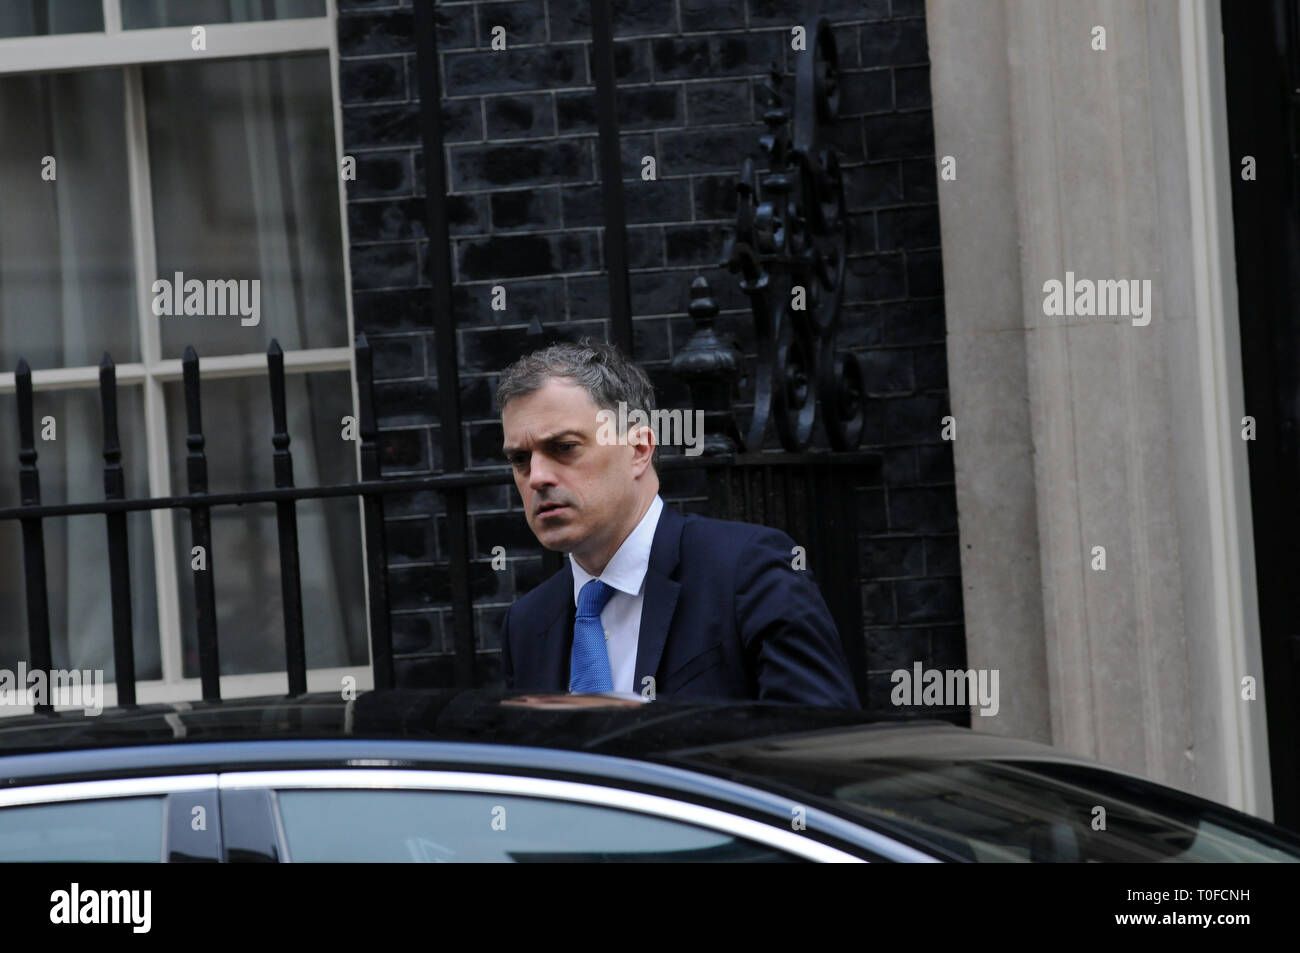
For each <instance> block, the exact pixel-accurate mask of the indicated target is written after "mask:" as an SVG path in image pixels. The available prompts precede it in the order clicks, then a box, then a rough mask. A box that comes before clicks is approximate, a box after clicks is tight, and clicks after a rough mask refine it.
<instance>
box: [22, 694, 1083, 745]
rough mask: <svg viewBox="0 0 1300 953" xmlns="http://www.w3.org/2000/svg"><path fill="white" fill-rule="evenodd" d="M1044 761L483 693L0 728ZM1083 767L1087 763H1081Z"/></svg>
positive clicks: (154, 712)
mask: <svg viewBox="0 0 1300 953" xmlns="http://www.w3.org/2000/svg"><path fill="white" fill-rule="evenodd" d="M850 737H851V739H852V749H853V756H854V757H855V758H857V757H876V756H879V757H884V758H890V757H898V756H905V757H909V758H914V757H923V756H934V757H947V756H950V755H951V756H959V757H1025V758H1033V757H1040V758H1041V757H1050V758H1053V759H1055V758H1062V759H1066V760H1072V761H1074V760H1079V759H1075V758H1073V757H1072V756H1070V755H1068V754H1066V753H1064V752H1060V751H1058V750H1056V749H1054V748H1050V747H1047V746H1045V745H1040V744H1037V743H1035V742H1029V741H1020V740H1016V739H1007V738H1000V737H996V736H992V735H983V734H980V733H977V732H973V731H970V730H969V729H964V728H959V727H957V726H954V725H952V724H950V723H948V722H944V721H937V720H934V719H924V720H922V719H910V720H902V721H899V720H889V721H882V720H880V718H879V716H878V715H873V714H871V713H868V712H864V711H854V710H850V709H840V708H823V707H817V706H809V705H791V704H781V703H773V702H713V703H709V702H674V701H669V700H658V701H654V702H643V701H642V700H640V699H637V698H635V697H633V696H614V695H610V696H572V695H568V694H556V693H525V692H505V691H500V690H491V689H386V690H379V691H370V692H363V693H359V694H358V695H357V697H356V698H355V699H351V700H348V699H344V698H342V697H341V696H340V693H338V692H331V693H309V694H306V695H301V696H296V697H286V696H271V697H258V698H235V699H230V700H225V701H216V702H200V701H195V702H172V703H155V704H146V705H138V706H132V707H116V708H107V709H105V710H104V711H103V712H102V713H101V714H99V715H92V714H86V713H82V712H81V711H57V712H53V713H49V714H36V715H23V716H17V717H8V718H0V757H2V756H5V755H15V754H28V753H36V752H49V751H69V750H75V749H92V748H96V749H102V748H122V747H132V746H140V745H158V744H168V743H178V744H184V743H187V742H191V743H192V742H239V741H254V740H256V741H266V740H271V739H276V740H291V739H363V738H375V739H402V740H418V741H445V742H473V743H478V744H489V745H491V744H497V745H510V746H516V747H517V746H525V747H540V748H559V749H567V750H571V751H582V752H589V753H595V754H606V755H613V756H620V757H630V758H652V757H655V756H665V755H674V756H681V755H687V756H688V757H689V752H690V751H691V750H702V749H705V750H708V751H710V752H713V751H717V750H719V748H720V746H721V747H727V748H730V747H731V746H741V747H743V748H755V749H757V747H759V746H761V748H762V750H763V752H764V753H765V754H769V753H770V754H771V755H772V756H774V757H782V756H789V757H796V758H798V757H806V756H808V755H814V756H817V757H833V756H834V751H835V750H836V749H837V747H841V748H842V747H843V746H844V743H845V741H846V740H847V739H849V738H850ZM1084 763H1089V762H1084Z"/></svg>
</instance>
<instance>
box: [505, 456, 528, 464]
mask: <svg viewBox="0 0 1300 953" xmlns="http://www.w3.org/2000/svg"><path fill="white" fill-rule="evenodd" d="M506 459H507V460H509V461H510V465H511V466H512V467H522V466H523V465H524V463H525V461H524V455H523V454H522V453H512V454H511V455H510V456H508V457H506Z"/></svg>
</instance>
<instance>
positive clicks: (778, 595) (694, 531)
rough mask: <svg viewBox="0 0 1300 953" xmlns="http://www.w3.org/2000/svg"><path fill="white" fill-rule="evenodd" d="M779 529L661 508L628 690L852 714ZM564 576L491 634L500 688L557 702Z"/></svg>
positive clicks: (569, 600) (562, 682) (830, 644)
mask: <svg viewBox="0 0 1300 953" xmlns="http://www.w3.org/2000/svg"><path fill="white" fill-rule="evenodd" d="M793 548H794V542H793V540H791V539H790V537H789V536H787V535H786V534H785V533H783V532H781V531H780V530H775V529H769V528H768V527H765V526H757V525H755V524H753V523H738V522H731V521H727V520H715V519H708V518H706V517H702V516H696V515H693V514H691V515H687V516H682V515H681V514H680V513H678V512H677V511H676V510H675V509H673V508H672V507H671V506H668V505H665V506H664V508H663V511H662V512H661V513H660V516H659V525H658V526H657V527H656V528H655V535H654V542H653V544H652V545H651V548H650V564H649V567H648V568H647V570H646V576H645V582H644V583H643V585H644V586H645V600H644V603H643V605H642V609H641V631H640V634H639V637H638V641H637V652H636V675H635V677H634V679H633V688H634V690H635V691H637V692H639V693H644V690H645V688H646V686H647V684H648V683H647V682H646V681H645V680H644V679H645V677H646V676H653V677H654V683H653V684H654V695H655V697H657V698H658V697H662V698H669V697H671V698H676V699H692V700H695V699H700V700H703V699H751V700H752V699H757V700H761V701H780V702H800V703H804V704H811V705H827V706H834V707H843V708H858V707H860V706H859V702H858V696H857V691H856V690H855V688H854V686H853V679H852V678H851V677H850V675H849V667H848V663H847V661H846V660H845V657H844V650H843V648H842V647H841V646H840V639H839V635H838V633H837V632H836V629H835V623H834V621H832V619H831V614H830V611H829V610H828V609H827V607H826V601H825V600H824V599H823V598H822V594H821V591H820V590H819V589H818V588H817V584H816V583H815V582H814V580H813V578H812V575H811V573H810V571H809V570H806V569H794V568H792V567H791V562H792V560H793V559H794V555H793V553H792V550H793ZM574 614H575V609H574V604H573V570H572V568H571V566H570V565H569V562H568V560H567V559H566V560H565V563H564V568H563V569H561V570H560V571H559V572H557V573H556V574H555V575H554V576H552V577H551V578H550V579H548V580H546V582H544V583H542V584H541V585H540V586H538V587H537V588H535V589H534V590H532V591H531V592H529V593H528V594H527V595H525V596H522V597H521V598H519V599H518V600H516V602H515V603H514V605H512V606H511V607H510V609H509V610H508V611H507V612H506V617H505V620H504V622H503V623H502V625H501V663H502V670H503V673H504V675H505V680H506V685H507V687H509V688H512V689H517V690H526V691H555V692H564V691H568V688H569V659H570V655H571V653H572V649H573V618H574Z"/></svg>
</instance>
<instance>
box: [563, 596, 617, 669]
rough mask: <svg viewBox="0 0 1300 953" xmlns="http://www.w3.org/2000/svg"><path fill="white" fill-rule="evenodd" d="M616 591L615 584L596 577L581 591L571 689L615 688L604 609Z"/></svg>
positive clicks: (570, 666)
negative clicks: (602, 614)
mask: <svg viewBox="0 0 1300 953" xmlns="http://www.w3.org/2000/svg"><path fill="white" fill-rule="evenodd" d="M612 595H614V587H613V586H610V585H608V584H607V583H603V582H601V581H600V580H599V579H593V580H591V581H590V582H588V583H587V584H586V585H585V586H583V587H582V591H581V592H579V593H578V611H577V614H576V615H575V616H574V618H573V655H572V657H571V659H570V664H569V672H570V675H569V691H571V692H612V691H613V690H614V676H613V674H612V673H611V672H610V668H609V649H607V648H606V647H605V630H604V629H603V628H601V625H600V611H601V610H602V609H604V608H605V603H607V602H609V599H610V597H611V596H612Z"/></svg>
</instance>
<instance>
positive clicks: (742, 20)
mask: <svg viewBox="0 0 1300 953" xmlns="http://www.w3.org/2000/svg"><path fill="white" fill-rule="evenodd" d="M804 7H811V4H810V3H796V2H790V0H743V2H741V3H733V2H724V0H616V2H615V3H614V31H615V38H616V39H615V65H616V71H617V76H618V83H619V90H618V97H617V99H618V113H619V121H620V124H621V146H622V156H623V174H624V179H625V182H624V191H625V196H626V203H627V216H628V223H629V227H628V247H629V258H630V264H631V276H630V283H631V295H632V307H633V312H634V315H635V322H634V324H635V332H634V337H635V347H636V356H637V359H638V360H639V361H640V362H642V364H643V365H644V366H646V368H647V370H648V371H649V372H650V374H651V377H652V379H653V380H654V381H655V383H656V387H657V389H658V391H659V399H660V401H661V405H662V406H685V405H686V404H687V403H688V394H687V392H686V390H685V389H684V388H683V387H682V386H681V385H679V384H678V383H677V382H676V381H674V380H673V379H672V378H671V376H670V375H669V374H668V362H669V361H670V360H671V357H672V355H673V353H674V352H675V349H676V348H677V347H679V346H681V345H682V344H683V343H684V342H685V340H686V339H687V337H688V336H689V334H690V331H691V329H692V325H691V322H690V319H689V318H688V317H687V316H686V305H687V303H688V301H689V292H688V289H689V285H690V281H691V278H692V277H693V276H694V275H695V274H697V273H700V274H704V275H706V276H707V277H708V278H709V280H710V281H711V283H712V285H713V289H714V293H715V296H716V298H717V300H718V302H719V305H720V306H721V307H722V309H723V313H722V315H721V316H720V319H719V326H720V327H721V328H722V329H723V330H725V331H728V332H730V333H732V334H734V335H735V336H736V338H737V340H738V341H739V343H740V344H741V346H742V348H744V349H746V350H747V351H752V344H753V334H752V331H751V330H750V328H749V318H748V311H747V309H746V307H745V302H744V299H743V297H742V296H741V294H740V293H739V291H738V290H737V288H736V284H735V279H734V277H733V276H732V275H730V273H728V272H727V271H725V269H721V268H718V267H716V266H715V264H714V263H715V262H716V261H717V260H718V259H719V258H720V256H721V251H722V244H723V240H724V239H725V237H726V235H727V234H728V228H729V226H730V223H731V221H732V219H733V216H734V211H735V200H734V193H733V182H734V176H735V174H736V172H737V171H738V169H739V167H740V165H741V163H742V162H743V160H744V158H745V157H746V156H750V157H753V158H754V159H755V161H756V163H758V167H759V168H762V162H761V159H762V155H761V152H760V150H759V148H758V136H759V135H760V134H762V132H763V131H764V126H763V124H762V123H761V121H760V117H761V113H762V110H763V108H764V100H763V98H762V93H761V83H762V82H764V81H765V80H766V79H767V70H768V65H769V63H770V62H771V61H773V60H775V61H776V62H777V63H778V64H780V67H781V69H782V70H784V72H785V74H786V75H787V79H788V83H787V86H786V90H787V92H789V93H790V94H792V93H793V69H794V57H795V56H796V55H797V54H795V53H794V52H793V51H791V50H790V48H789V47H790V39H789V38H790V27H791V26H793V25H795V24H800V23H804V22H805V20H806V14H805V13H804V9H803V8H804ZM339 8H340V9H339V47H340V87H341V91H342V101H343V122H344V151H345V153H346V154H348V155H352V156H355V157H356V160H357V179H356V181H354V182H349V183H348V228H349V233H350V242H351V270H352V280H353V303H354V310H355V317H356V323H357V329H358V330H359V331H365V332H366V333H367V334H368V335H369V336H370V339H371V340H372V341H373V342H374V345H375V349H376V353H375V370H376V377H377V380H378V382H379V383H378V384H377V386H376V389H377V392H378V393H377V397H378V406H379V412H380V425H381V428H382V431H383V437H382V444H381V449H382V458H383V469H384V473H385V474H394V475H395V474H406V473H427V472H430V471H436V470H438V469H439V468H440V467H441V459H440V453H439V447H438V441H439V434H438V430H439V427H438V422H437V413H436V401H437V393H438V390H437V388H438V381H437V379H436V374H435V366H436V364H435V360H434V350H433V348H434V342H433V340H432V337H433V335H432V331H431V328H432V323H433V321H432V314H431V292H430V288H429V269H428V243H427V241H426V235H425V229H424V220H423V219H424V198H423V195H424V183H423V174H424V172H423V157H422V154H421V149H420V130H419V102H418V83H417V75H416V56H415V49H414V41H413V32H412V12H411V8H410V3H409V2H402V3H398V2H388V3H385V2H364V0H340V2H339ZM589 9H590V4H589V0H511V2H479V3H474V2H467V3H439V4H437V5H436V11H437V12H436V16H437V19H438V42H439V60H440V64H439V65H440V69H441V71H442V72H441V80H442V89H443V97H444V101H443V103H442V115H443V121H444V134H445V137H446V142H447V147H446V149H447V156H446V166H447V171H448V176H449V187H450V193H449V196H448V201H449V214H450V219H451V223H452V225H451V228H452V236H453V245H454V247H453V256H452V257H453V265H452V267H453V273H454V278H455V284H454V289H453V302H454V307H455V309H456V315H455V318H456V322H457V325H458V328H459V330H458V332H457V333H458V335H459V341H458V344H459V348H460V358H461V360H460V366H461V381H460V387H461V391H460V395H461V405H462V413H463V417H464V421H465V424H464V427H465V440H466V448H467V455H468V459H469V463H470V465H471V466H493V465H496V464H497V463H498V462H499V460H498V457H499V448H500V439H501V433H500V424H499V421H498V418H497V415H496V413H495V408H494V406H493V404H492V393H493V389H494V387H495V374H496V373H497V372H498V371H500V370H501V368H502V367H503V365H504V364H505V363H507V362H508V361H509V360H511V359H513V357H514V356H515V355H516V354H518V353H519V352H520V350H521V348H522V347H523V346H524V344H525V341H526V339H525V337H524V334H523V332H524V330H525V328H526V325H527V324H528V322H529V321H530V320H531V319H532V318H533V317H534V316H536V317H538V318H540V320H541V321H542V322H543V323H544V324H547V325H554V326H557V330H559V331H560V332H561V333H563V334H565V335H566V336H571V337H576V336H578V335H580V334H583V333H589V334H593V335H595V336H600V337H604V338H608V321H607V311H608V303H607V294H608V288H607V282H606V279H605V276H604V274H603V273H602V268H603V249H602V231H603V230H602V228H601V222H602V219H601V206H600V190H599V184H598V182H597V175H598V172H597V169H598V153H597V140H596V124H595V96H594V90H593V88H592V86H591V73H590V62H589V57H590V42H589V40H590V19H589ZM823 10H824V13H825V15H826V16H828V17H829V19H830V20H831V21H832V23H833V24H834V32H835V36H836V39H837V42H838V45H839V52H840V65H841V70H842V76H841V86H842V99H841V116H840V119H839V121H838V122H837V124H836V126H835V128H834V130H833V133H832V134H831V136H830V139H831V141H832V142H833V143H834V144H835V145H836V147H837V148H838V149H839V152H840V159H841V163H842V165H843V166H844V168H845V178H846V187H847V191H848V201H849V208H850V212H851V214H852V234H851V241H852V256H851V258H850V262H849V281H848V285H847V289H846V296H845V305H844V310H843V315H842V324H841V332H840V341H839V343H840V346H841V347H849V348H852V349H853V350H854V351H855V352H857V353H858V354H859V355H861V356H862V358H863V360H864V363H865V365H866V368H867V370H868V374H869V380H870V388H871V396H872V400H871V404H870V419H869V422H868V425H867V428H866V435H865V438H864V441H863V443H864V447H867V448H872V449H878V450H880V451H881V452H882V454H883V472H882V474H881V479H880V480H879V481H873V482H872V483H871V484H870V485H867V486H864V487H862V488H861V490H860V491H859V493H858V513H857V530H858V534H859V542H860V546H859V551H860V560H861V568H862V578H863V585H862V595H863V599H862V602H863V632H864V638H865V639H866V646H867V657H868V660H869V666H868V667H869V669H870V672H869V678H868V681H869V697H868V698H867V699H865V701H866V703H867V704H868V706H869V707H872V708H881V709H885V708H888V707H889V700H888V694H889V688H890V683H889V675H888V673H889V672H890V671H891V670H893V669H894V668H897V667H910V666H911V663H912V661H913V660H914V659H921V660H923V661H925V663H926V664H927V665H934V666H938V667H956V666H964V664H965V649H964V631H963V627H962V603H961V581H960V568H959V560H958V544H957V535H956V533H957V521H956V505H955V496H954V489H953V463H952V453H951V445H950V444H948V443H945V442H943V441H942V440H941V439H940V418H941V417H942V416H944V415H945V414H947V413H948V394H947V366H946V360H945V346H944V334H945V331H944V314H943V298H942V295H943V285H942V269H941V264H940V256H939V221H938V206H937V199H936V167H935V147H934V134H933V123H932V119H931V114H930V86H929V66H928V50H927V45H926V31H925V20H924V3H923V2H922V0H828V2H826V3H825V5H824V8H823ZM494 25H501V26H504V27H505V28H506V35H507V43H508V49H507V50H505V51H492V50H491V49H490V41H491V32H490V31H491V28H492V26H494ZM643 155H654V156H655V157H656V159H657V162H658V173H659V181H656V182H643V181H642V180H641V178H640V167H641V165H640V162H641V157H642V156H643ZM493 284H502V285H504V286H505V287H506V289H507V296H508V305H509V308H508V310H507V311H505V312H494V311H492V310H491V308H490V307H489V289H490V287H491V286H492V285H493ZM698 493H699V490H698V487H694V486H672V485H669V484H667V483H666V484H665V487H664V495H665V496H666V497H668V498H670V499H671V500H673V501H674V503H676V504H677V505H679V506H682V507H683V508H685V509H700V508H702V507H703V505H704V501H703V499H702V498H701V497H699V496H698V495H697V494H698ZM470 503H471V512H472V516H471V545H472V547H473V554H474V559H475V562H474V565H473V566H472V567H471V584H472V586H473V590H474V597H475V626H476V637H477V639H478V644H479V646H480V649H481V653H482V654H481V656H480V661H481V662H482V664H483V665H484V666H485V668H486V670H487V671H488V672H489V673H493V672H495V671H496V670H497V669H496V665H497V662H496V638H497V632H498V627H499V624H500V618H501V614H502V612H503V611H504V609H505V607H506V606H507V605H508V604H509V603H510V601H511V600H512V599H513V598H514V597H515V595H516V594H517V593H522V592H525V591H527V590H528V589H530V588H532V587H533V586H535V585H537V584H538V583H539V582H540V581H541V580H542V578H543V574H542V571H541V563H540V559H539V558H538V556H537V555H536V554H537V552H538V549H537V544H536V540H535V539H534V538H533V537H532V535H531V533H530V531H529V530H528V527H527V525H526V524H525V522H524V519H523V516H522V514H521V513H520V512H519V509H518V498H517V494H516V493H515V490H514V489H513V487H484V488H481V489H477V490H474V491H473V492H472V493H471V497H470ZM443 519H444V516H443V511H442V506H441V503H440V501H439V500H438V498H437V496H436V494H414V495H411V496H409V497H405V498H402V499H400V500H395V501H394V504H393V505H392V506H391V507H390V511H389V520H388V524H387V532H388V550H389V559H390V562H391V566H392V569H391V591H392V604H393V608H394V639H395V651H396V653H397V655H398V677H399V680H400V681H402V682H403V683H440V682H443V681H446V680H447V679H448V678H449V673H450V669H449V666H448V665H447V664H446V653H447V652H448V651H449V649H450V645H449V642H450V637H451V627H450V620H449V618H448V591H447V576H446V572H445V568H443V566H440V565H439V564H440V563H443V564H444V565H445V560H446V552H445V551H444V548H443V545H444V544H443V540H444V538H445V532H444V526H443ZM494 545H501V546H504V547H505V548H506V550H507V552H508V553H509V555H510V563H509V571H507V572H493V571H492V570H491V568H490V566H489V563H488V557H489V555H490V551H491V548H492V546H494Z"/></svg>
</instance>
